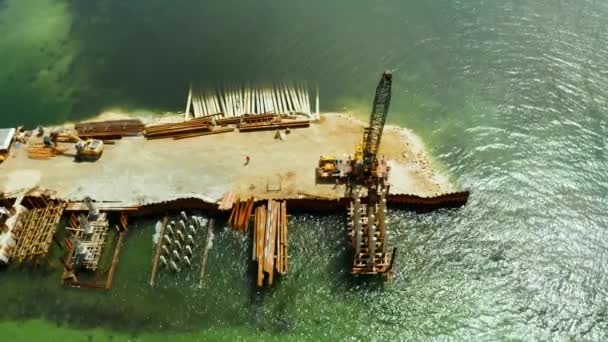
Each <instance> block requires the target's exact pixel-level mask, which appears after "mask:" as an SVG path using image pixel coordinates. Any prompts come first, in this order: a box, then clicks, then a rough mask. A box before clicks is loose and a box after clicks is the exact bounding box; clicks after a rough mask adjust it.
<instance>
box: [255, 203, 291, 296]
mask: <svg viewBox="0 0 608 342" xmlns="http://www.w3.org/2000/svg"><path fill="white" fill-rule="evenodd" d="M254 228H255V229H254V233H253V256H252V257H253V260H254V261H257V262H258V277H257V285H258V287H262V286H264V278H265V274H267V275H268V283H269V285H271V286H272V284H273V280H274V271H275V270H276V271H277V272H278V273H279V274H281V275H284V274H286V273H287V202H285V201H274V200H269V201H268V206H264V205H261V206H258V207H257V208H256V210H255V227H254Z"/></svg>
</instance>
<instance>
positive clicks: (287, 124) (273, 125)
mask: <svg viewBox="0 0 608 342" xmlns="http://www.w3.org/2000/svg"><path fill="white" fill-rule="evenodd" d="M309 126H310V120H296V121H276V120H275V121H271V122H262V123H251V124H240V125H239V132H253V131H262V130H269V129H283V128H301V127H309Z"/></svg>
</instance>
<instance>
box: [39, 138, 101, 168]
mask: <svg viewBox="0 0 608 342" xmlns="http://www.w3.org/2000/svg"><path fill="white" fill-rule="evenodd" d="M60 135H62V134H61V132H60V131H54V132H51V135H50V141H48V140H47V139H45V145H50V146H51V147H53V148H56V146H57V141H58V139H59V136H60ZM63 136H64V137H66V138H67V139H69V140H71V141H75V142H76V156H75V157H74V159H75V160H76V161H77V162H81V161H91V162H93V161H96V160H98V159H99V158H100V157H101V155H102V154H103V149H104V143H103V141H102V140H98V139H86V140H83V139H81V138H80V137H79V136H77V135H75V134H63Z"/></svg>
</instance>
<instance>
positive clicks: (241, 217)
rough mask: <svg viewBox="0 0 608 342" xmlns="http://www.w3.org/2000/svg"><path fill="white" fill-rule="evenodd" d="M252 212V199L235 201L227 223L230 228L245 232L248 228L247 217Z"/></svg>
mask: <svg viewBox="0 0 608 342" xmlns="http://www.w3.org/2000/svg"><path fill="white" fill-rule="evenodd" d="M252 212H253V199H249V200H247V201H243V202H241V201H237V202H236V204H235V205H234V207H232V213H230V217H229V218H228V224H229V225H230V226H231V227H232V229H234V230H236V231H241V232H247V231H248V230H249V219H250V218H251V213H252Z"/></svg>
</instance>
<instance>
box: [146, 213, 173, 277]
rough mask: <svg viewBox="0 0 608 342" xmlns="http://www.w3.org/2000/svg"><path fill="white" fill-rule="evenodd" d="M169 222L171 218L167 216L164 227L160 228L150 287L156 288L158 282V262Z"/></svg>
mask: <svg viewBox="0 0 608 342" xmlns="http://www.w3.org/2000/svg"><path fill="white" fill-rule="evenodd" d="M168 222H169V218H168V217H167V216H165V218H164V219H163V223H162V226H161V227H160V235H159V238H158V242H157V243H156V253H155V254H154V261H153V262H152V274H151V275H150V286H151V287H154V282H155V281H156V272H157V271H158V261H159V260H160V254H161V252H162V245H163V238H164V237H165V229H166V228H167V223H168Z"/></svg>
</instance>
